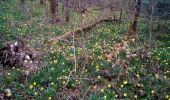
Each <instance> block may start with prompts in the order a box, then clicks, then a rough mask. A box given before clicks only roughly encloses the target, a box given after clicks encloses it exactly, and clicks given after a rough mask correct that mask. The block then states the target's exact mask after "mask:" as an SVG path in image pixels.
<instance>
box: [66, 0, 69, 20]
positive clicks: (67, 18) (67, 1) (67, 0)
mask: <svg viewBox="0 0 170 100" xmlns="http://www.w3.org/2000/svg"><path fill="white" fill-rule="evenodd" d="M65 6H66V9H65V21H66V22H69V21H70V7H69V0H66V5H65Z"/></svg>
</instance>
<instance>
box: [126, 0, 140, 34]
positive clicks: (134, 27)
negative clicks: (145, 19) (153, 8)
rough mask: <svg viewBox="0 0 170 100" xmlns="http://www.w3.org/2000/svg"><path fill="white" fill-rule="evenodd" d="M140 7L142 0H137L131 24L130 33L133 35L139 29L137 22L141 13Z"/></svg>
mask: <svg viewBox="0 0 170 100" xmlns="http://www.w3.org/2000/svg"><path fill="white" fill-rule="evenodd" d="M140 8H141V0H136V5H135V9H134V13H133V19H132V21H131V22H130V26H129V32H128V33H129V35H133V34H135V33H136V31H137V23H138V19H139V14H140Z"/></svg>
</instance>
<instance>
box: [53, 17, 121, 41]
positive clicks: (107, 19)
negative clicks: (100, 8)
mask: <svg viewBox="0 0 170 100" xmlns="http://www.w3.org/2000/svg"><path fill="white" fill-rule="evenodd" d="M103 22H121V21H120V20H119V19H112V18H105V19H101V20H99V21H97V22H95V23H92V24H88V25H81V26H80V27H78V28H76V29H75V30H73V31H69V32H66V33H64V34H63V35H61V36H57V37H54V38H52V41H53V42H55V41H58V40H63V39H65V38H67V37H70V36H72V35H74V34H77V33H81V32H85V31H88V30H90V29H92V28H94V27H96V26H97V25H98V24H100V23H103Z"/></svg>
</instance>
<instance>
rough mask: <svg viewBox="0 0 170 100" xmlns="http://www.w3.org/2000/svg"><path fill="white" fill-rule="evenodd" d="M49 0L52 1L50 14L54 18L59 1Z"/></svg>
mask: <svg viewBox="0 0 170 100" xmlns="http://www.w3.org/2000/svg"><path fill="white" fill-rule="evenodd" d="M49 1H50V15H51V18H52V19H54V18H55V16H56V7H57V6H56V4H57V1H56V0H49Z"/></svg>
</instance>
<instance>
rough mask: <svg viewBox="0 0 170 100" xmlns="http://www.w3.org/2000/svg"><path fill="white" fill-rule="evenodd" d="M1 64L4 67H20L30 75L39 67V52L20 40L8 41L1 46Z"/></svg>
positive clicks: (24, 72)
mask: <svg viewBox="0 0 170 100" xmlns="http://www.w3.org/2000/svg"><path fill="white" fill-rule="evenodd" d="M0 65H1V66H2V68H3V69H8V68H13V67H15V68H19V69H21V71H22V73H23V74H25V75H29V74H30V73H32V72H35V71H36V70H37V69H38V66H39V53H38V52H37V51H35V50H34V49H31V48H29V47H27V46H26V45H24V44H22V43H19V42H14V43H6V44H5V45H4V46H3V47H2V48H0Z"/></svg>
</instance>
